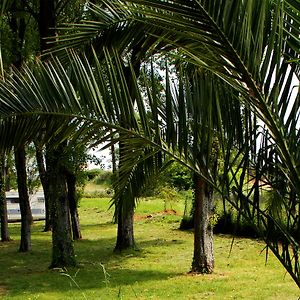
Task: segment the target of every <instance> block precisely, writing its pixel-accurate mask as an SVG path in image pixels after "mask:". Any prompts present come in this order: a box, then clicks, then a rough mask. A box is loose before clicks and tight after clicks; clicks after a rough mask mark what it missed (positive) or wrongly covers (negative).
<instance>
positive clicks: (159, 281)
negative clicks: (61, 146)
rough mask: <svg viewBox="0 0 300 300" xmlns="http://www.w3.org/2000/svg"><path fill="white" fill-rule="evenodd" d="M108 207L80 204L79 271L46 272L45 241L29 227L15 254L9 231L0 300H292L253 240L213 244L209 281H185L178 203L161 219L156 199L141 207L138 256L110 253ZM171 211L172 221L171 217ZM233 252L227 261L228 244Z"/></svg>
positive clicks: (0, 248) (186, 252)
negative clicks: (23, 246)
mask: <svg viewBox="0 0 300 300" xmlns="http://www.w3.org/2000/svg"><path fill="white" fill-rule="evenodd" d="M108 207H109V199H100V198H98V199H93V198H91V199H83V200H81V204H80V217H81V228H82V235H83V239H82V240H81V241H78V242H75V245H74V246H75V251H76V256H77V261H78V267H76V268H73V269H68V270H59V269H57V270H49V269H48V266H49V263H50V257H51V233H44V232H42V229H43V222H41V221H39V222H35V224H34V225H33V237H32V239H33V241H32V244H33V251H32V252H31V253H17V250H18V244H19V231H20V224H18V223H16V224H10V232H11V236H12V238H13V241H12V242H9V243H1V244H0V253H1V255H0V298H1V299H22V300H23V299H53V300H54V299H297V298H298V296H299V290H298V287H297V286H296V284H295V283H294V282H293V281H292V280H291V278H290V276H289V275H288V274H286V272H285V270H284V269H283V267H282V266H281V265H280V264H279V263H278V261H277V260H276V259H275V258H274V256H273V255H272V254H271V253H270V254H269V255H268V260H267V262H266V251H265V250H264V243H263V242H261V241H257V240H251V239H243V238H235V239H234V241H233V239H232V237H230V236H224V235H216V236H215V256H216V267H215V272H214V274H212V275H197V276H195V275H191V274H189V269H190V265H191V260H192V254H193V234H192V232H188V231H180V230H178V227H179V223H180V219H181V215H182V211H183V203H178V202H177V203H175V204H174V205H173V207H172V208H173V209H174V211H173V210H170V211H169V212H168V213H163V212H162V211H163V207H164V204H163V201H162V200H160V199H148V200H141V201H140V203H139V205H138V208H137V212H136V221H135V239H136V243H137V249H135V250H132V251H127V252H125V253H122V254H116V253H113V248H114V244H115V239H116V225H115V224H113V223H112V216H113V211H112V210H111V211H108ZM175 211H176V213H175ZM232 241H233V248H232V251H231V253H230V248H231V243H232Z"/></svg>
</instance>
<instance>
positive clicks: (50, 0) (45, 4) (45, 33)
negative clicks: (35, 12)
mask: <svg viewBox="0 0 300 300" xmlns="http://www.w3.org/2000/svg"><path fill="white" fill-rule="evenodd" d="M55 2H56V1H55V0H40V13H39V22H38V23H39V32H40V48H41V52H43V51H45V50H47V49H49V48H51V47H52V46H53V44H49V43H48V41H47V40H46V39H45V38H47V37H51V36H52V37H53V36H55V26H56V16H55V4H56V3H55Z"/></svg>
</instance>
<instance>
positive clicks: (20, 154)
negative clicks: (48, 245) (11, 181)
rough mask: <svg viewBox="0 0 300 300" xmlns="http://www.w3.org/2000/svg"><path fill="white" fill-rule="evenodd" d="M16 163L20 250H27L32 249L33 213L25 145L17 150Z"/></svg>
mask: <svg viewBox="0 0 300 300" xmlns="http://www.w3.org/2000/svg"><path fill="white" fill-rule="evenodd" d="M15 163H16V169H17V183H18V191H19V202H20V212H21V243H20V248H19V251H20V252H27V251H31V224H32V215H31V209H30V202H29V196H28V190H27V174H26V152H25V146H24V145H23V146H20V147H19V148H17V149H16V150H15Z"/></svg>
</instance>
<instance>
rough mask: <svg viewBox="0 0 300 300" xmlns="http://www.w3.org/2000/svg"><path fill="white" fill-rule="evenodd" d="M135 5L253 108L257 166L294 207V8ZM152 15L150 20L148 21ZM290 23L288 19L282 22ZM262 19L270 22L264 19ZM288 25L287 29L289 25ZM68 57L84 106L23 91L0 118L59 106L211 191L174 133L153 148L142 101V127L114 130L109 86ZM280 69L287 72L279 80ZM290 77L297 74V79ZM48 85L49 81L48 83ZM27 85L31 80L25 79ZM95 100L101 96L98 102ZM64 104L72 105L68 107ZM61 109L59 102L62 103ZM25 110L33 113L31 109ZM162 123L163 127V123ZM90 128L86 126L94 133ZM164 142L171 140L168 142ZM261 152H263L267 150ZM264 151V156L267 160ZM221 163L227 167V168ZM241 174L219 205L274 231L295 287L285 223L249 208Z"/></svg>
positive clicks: (114, 72)
mask: <svg viewBox="0 0 300 300" xmlns="http://www.w3.org/2000/svg"><path fill="white" fill-rule="evenodd" d="M139 3H140V4H145V5H143V6H138V5H136V6H134V9H135V11H138V12H139V13H140V16H141V18H140V19H139V21H140V22H143V24H149V23H150V22H151V26H153V24H154V23H155V25H157V26H159V28H160V29H162V28H163V29H164V30H165V35H164V39H165V41H167V42H168V43H170V44H172V45H176V47H178V49H179V51H181V52H182V53H183V56H185V59H186V60H188V61H190V62H192V63H193V64H195V65H198V66H199V65H200V66H201V67H204V68H205V69H208V70H210V71H211V72H212V73H214V74H215V75H216V76H218V77H220V78H221V79H222V80H224V81H226V82H227V83H228V84H230V85H231V86H232V87H233V88H234V90H235V91H237V97H238V98H239V99H240V101H243V102H244V103H245V104H246V108H247V109H251V110H253V111H254V112H255V114H256V115H257V117H259V118H260V119H261V121H262V122H263V123H264V124H265V125H266V126H267V129H268V134H266V137H267V139H266V141H268V142H265V144H262V145H263V147H262V148H261V149H262V151H261V157H262V158H264V160H262V159H261V160H260V163H261V162H265V166H266V167H268V168H270V170H271V167H273V170H272V172H271V171H270V173H269V174H271V175H272V176H273V177H272V178H275V176H274V175H278V176H279V177H282V178H283V179H284V180H285V181H286V182H287V183H288V187H289V188H288V190H286V191H285V190H283V189H282V187H280V185H277V191H283V193H281V196H282V195H289V197H288V202H287V203H288V204H296V203H297V201H298V199H299V184H298V183H299V170H298V165H297V161H298V152H297V150H296V149H298V148H296V147H295V145H298V143H299V133H298V132H299V131H298V129H297V122H295V121H297V116H298V113H299V102H297V101H298V98H296V100H293V99H289V97H287V95H288V94H289V92H290V90H291V86H292V85H293V83H292V77H293V76H294V75H297V74H298V66H297V64H296V63H297V61H298V56H297V55H298V54H297V52H296V51H295V49H296V48H295V45H297V38H295V37H297V36H299V26H298V24H299V20H298V14H297V9H296V7H293V5H292V3H294V2H292V1H291V2H289V1H286V2H285V5H283V4H282V3H281V2H279V1H278V2H275V1H262V2H246V1H238V2H237V3H234V5H233V3H231V2H229V1H225V0H224V1H210V2H206V1H190V2H189V3H188V5H187V3H186V2H185V1H184V2H180V1H176V2H174V3H173V2H170V1H169V2H167V3H166V2H164V1H145V3H143V2H141V1H139ZM149 7H150V9H149ZM153 18H154V19H155V22H153ZM291 19H292V22H291V21H290V20H291ZM270 20H272V21H271V22H270ZM291 24H292V25H294V24H295V26H292V25H291ZM187 25H189V26H187ZM249 37H251V38H249ZM296 47H297V46H296ZM104 53H105V52H104ZM107 58H108V60H107V61H106V62H107V65H109V66H110V73H108V74H109V79H112V78H113V77H114V76H116V78H118V79H119V80H118V81H116V80H111V81H110V84H112V85H111V87H113V88H112V90H115V91H118V92H120V94H119V96H122V97H123V99H122V105H124V103H125V105H128V108H132V104H130V103H131V101H129V100H130V96H129V95H128V92H126V90H125V91H124V90H123V89H122V88H121V86H126V84H125V82H126V80H124V76H123V75H122V72H121V71H120V68H116V67H115V66H114V65H113V64H110V62H111V59H109V56H107ZM74 59H75V62H76V64H77V65H78V69H77V71H76V72H77V74H76V75H77V77H78V78H80V79H82V81H83V86H85V89H84V90H85V92H86V93H85V94H84V93H82V94H80V95H81V98H80V103H85V104H84V105H82V106H80V105H79V102H78V97H77V95H76V96H75V95H74V93H73V92H72V89H69V91H70V94H71V95H73V96H72V97H71V98H70V97H69V98H68V101H67V98H66V96H65V95H63V93H62V92H61V91H62V90H65V89H61V90H60V92H59V93H58V95H59V97H60V99H61V100H63V101H61V103H56V102H55V101H54V103H53V107H52V108H50V107H49V106H48V107H47V106H46V105H45V104H43V102H40V101H39V100H37V99H36V95H34V94H32V93H31V94H30V93H28V94H27V99H28V103H25V104H24V105H23V107H20V106H18V105H17V103H18V101H19V100H18V97H15V98H14V99H10V100H9V99H7V103H8V104H9V103H11V101H16V103H15V104H14V105H13V106H12V105H7V106H5V105H4V106H3V107H2V115H3V116H5V114H8V115H9V116H11V113H12V112H13V113H16V112H19V113H22V111H23V112H24V110H27V111H31V112H33V111H35V113H42V111H44V112H45V111H47V112H48V113H50V111H51V113H52V114H53V113H56V114H59V113H58V111H59V108H60V109H63V110H64V111H65V112H67V111H68V116H70V115H71V114H73V116H74V115H76V114H77V118H78V117H79V116H80V117H81V120H85V121H86V122H88V124H89V125H93V126H99V127H101V126H107V127H109V128H112V129H113V130H118V131H120V132H122V133H123V134H124V135H123V140H124V142H125V141H126V140H127V139H126V137H127V138H128V139H129V138H130V143H131V145H130V144H129V142H128V143H127V144H126V146H127V147H128V153H129V152H130V149H131V151H132V148H133V147H134V149H139V148H138V146H140V147H141V148H140V149H145V148H147V147H148V148H149V149H155V150H151V151H152V152H155V151H156V152H157V151H158V149H160V150H164V151H166V152H168V153H169V155H171V156H173V157H174V158H175V159H176V160H178V161H181V162H182V163H185V164H186V165H188V166H189V167H190V168H191V169H192V170H194V171H195V172H196V173H197V174H198V175H199V176H200V177H202V178H205V179H206V181H207V182H210V184H211V186H214V183H213V182H211V181H209V178H207V176H205V174H203V171H202V170H201V169H200V168H198V167H197V165H193V163H192V161H191V159H190V157H191V156H189V155H190V152H187V153H186V154H185V153H184V154H185V156H183V154H182V153H181V152H180V151H177V149H176V148H174V147H172V145H177V144H178V143H177V142H178V141H177V140H176V139H177V136H176V135H173V136H172V135H170V136H169V137H170V138H172V139H171V140H169V141H166V139H163V138H161V141H160V143H158V142H157V138H156V139H154V138H153V135H151V132H152V129H151V128H150V127H149V126H147V119H146V118H145V115H144V114H143V113H142V111H143V109H142V107H143V106H142V105H143V104H142V103H143V102H142V101H140V100H138V101H137V103H138V104H139V105H140V107H139V108H138V109H139V111H140V114H139V118H140V119H139V121H137V122H136V124H139V125H142V128H139V127H135V126H134V127H133V128H131V130H128V129H127V130H125V129H124V128H120V126H118V122H116V119H115V118H114V117H112V116H110V117H108V116H107V115H106V114H105V112H106V110H105V109H104V108H109V107H110V106H109V105H111V104H109V102H105V101H106V100H105V99H103V98H102V97H101V96H100V95H101V94H102V95H111V93H110V91H111V89H108V90H107V89H106V88H105V85H103V84H100V85H99V86H100V87H101V92H100V91H99V86H98V85H96V86H98V88H96V86H95V85H94V84H95V82H94V81H93V80H92V81H90V82H87V78H91V79H93V78H94V77H93V74H92V73H89V77H87V72H86V71H85V70H84V69H83V67H80V66H81V64H82V63H81V62H80V60H79V59H78V58H76V57H74ZM56 67H57V69H58V70H59V74H60V75H61V76H60V77H61V78H65V79H64V80H63V82H64V84H66V86H70V84H69V80H68V77H66V76H65V72H64V71H63V70H62V68H61V67H60V66H59V65H58V66H56ZM289 67H290V69H289ZM79 70H81V71H79ZM87 70H89V68H87ZM287 70H290V71H289V72H288V73H289V76H288V77H287V79H286V74H287ZM98 71H99V73H98V74H101V72H100V69H98ZM48 72H49V73H51V72H52V74H53V71H51V69H50V70H48ZM57 72H58V71H57ZM297 76H299V74H298V75H297ZM99 77H100V78H102V81H101V82H102V83H103V82H104V81H103V80H104V79H105V78H106V77H103V76H102V77H101V76H100V75H99ZM55 78H56V75H55V74H54V75H53V79H51V80H54V79H55ZM272 78H275V81H274V83H273V82H272V80H271V79H272ZM31 79H34V78H31ZM51 80H50V81H49V82H51ZM33 82H36V81H35V80H33ZM22 84H23V83H22V82H19V87H20V85H21V86H22ZM4 86H5V84H4ZM23 86H24V85H23ZM59 86H60V83H56V85H54V86H53V85H52V88H53V89H57V88H58V87H59ZM83 86H82V90H83ZM92 87H93V88H92ZM10 89H13V90H14V94H16V95H20V94H19V92H18V90H17V91H16V90H15V89H14V87H13V86H10V87H9V90H10ZM25 90H26V84H25V88H23V92H24V91H25ZM21 91H22V89H21ZM27 91H28V88H27ZM121 91H122V92H121ZM7 93H8V91H7V89H5V88H3V85H2V87H1V92H0V94H1V97H5V95H6V94H7ZM44 93H45V92H44ZM99 93H100V94H99ZM38 94H40V91H39V93H38ZM42 94H43V93H42ZM44 95H45V94H44ZM23 96H24V95H23ZM96 96H97V97H96ZM98 96H99V98H98ZM107 98H109V97H107ZM2 99H5V98H2ZM19 99H20V98H19ZM25 99H26V97H25ZM99 99H101V101H100V103H99ZM112 99H113V100H114V101H115V102H112V103H114V104H113V105H117V106H118V105H119V104H120V105H121V103H119V102H118V99H120V98H119V97H117V94H114V95H112ZM17 100H18V101H17ZM70 100H72V101H70ZM81 101H82V102H81ZM32 102H33V103H35V104H37V105H35V106H31V105H32V104H30V103H32ZM71 102H72V105H70V104H71ZM291 102H292V106H291V107H292V110H291V112H288V110H287V108H288V106H289V103H291ZM45 103H46V102H45ZM96 103H97V105H96ZM104 103H105V104H104ZM62 104H64V105H63V106H62ZM87 106H88V107H89V111H90V110H92V111H93V113H94V114H95V115H97V117H98V118H92V117H88V115H89V114H88V110H87V109H86V108H87ZM33 107H36V108H35V109H33ZM53 108H55V109H53ZM39 110H40V112H39ZM100 116H101V117H100ZM131 117H132V116H131ZM168 122H169V124H170V120H169V121H168ZM287 125H288V126H287ZM93 126H92V128H94V127H93ZM158 126H159V124H156V128H157V127H158ZM249 126H253V124H252V123H251V124H249ZM249 126H248V127H249ZM99 127H98V128H99ZM27 128H29V126H27ZM249 128H250V127H249ZM251 135H252V136H253V135H255V132H254V130H253V129H252V130H251V132H250V131H249V132H248V137H251ZM162 137H163V136H162ZM231 137H232V135H231ZM127 141H128V140H127ZM170 141H173V142H172V143H171V142H170ZM247 144H248V141H247V143H245V147H246V146H247ZM225 145H226V143H225ZM248 145H249V144H248ZM140 149H139V150H138V151H136V152H135V155H137V154H138V155H139V156H138V157H140V158H141V159H143V158H144V157H143V156H145V155H144V154H143V153H144V152H142V151H141V150H140ZM246 150H247V151H246ZM250 150H251V149H250ZM269 150H270V152H268V151H269ZM240 153H241V154H245V155H244V158H243V159H242V161H241V163H240V165H241V166H242V164H244V166H247V165H250V163H251V159H252V158H253V157H255V159H252V161H253V162H254V163H256V162H258V159H257V158H258V157H259V156H258V155H257V153H258V152H257V151H249V147H248V148H247V147H246V148H245V149H243V151H242V150H241V151H240ZM270 153H271V154H272V155H270ZM263 155H264V156H263ZM252 156H253V157H252ZM270 158H271V159H270ZM128 160H130V159H128ZM274 162H276V164H274ZM228 165H229V166H230V164H228ZM255 165H256V164H255ZM274 166H276V168H274ZM245 170H246V169H245ZM231 171H232V173H234V172H235V171H234V169H233V168H231ZM263 171H264V173H262V172H261V174H266V173H265V170H264V169H263ZM245 175H246V174H245ZM245 175H244V176H242V178H241V179H240V180H239V181H238V180H237V179H236V177H234V180H232V183H231V187H232V184H234V185H235V188H233V189H232V190H233V192H234V193H235V194H236V195H237V196H238V199H239V202H235V201H234V200H232V199H231V198H228V199H227V200H228V201H230V202H231V203H232V204H233V205H235V206H236V207H237V208H238V209H240V210H241V212H242V213H243V214H245V215H246V216H248V217H251V216H252V215H251V214H250V213H251V212H253V211H254V212H255V214H256V216H257V217H258V218H259V219H260V220H261V223H262V224H263V225H264V226H265V228H267V229H269V231H270V230H273V229H274V228H275V229H276V230H278V231H279V232H281V233H282V238H281V241H280V242H281V244H282V245H283V246H282V247H279V241H278V240H274V239H271V238H270V236H268V235H265V236H264V238H265V240H266V242H267V244H268V245H269V246H270V247H271V249H272V250H273V251H274V253H275V255H277V257H278V258H279V259H280V260H281V262H282V263H283V264H284V266H285V267H286V268H287V270H288V272H289V273H290V274H291V275H292V276H293V279H294V280H295V281H296V282H297V284H299V273H298V270H299V267H298V265H299V262H298V243H297V241H296V240H295V239H294V237H293V235H292V234H291V232H290V231H289V229H291V227H290V225H289V226H287V227H286V228H283V227H282V226H281V224H278V222H277V220H276V219H275V218H274V217H272V215H270V214H268V212H264V211H262V209H261V208H260V207H259V206H257V203H258V202H257V201H255V202H253V201H251V199H250V198H249V195H247V194H246V195H245V193H244V190H243V189H242V187H243V183H244V182H245V180H246V176H245ZM259 177H262V176H256V178H259ZM244 179H245V180H244ZM275 179H276V178H275ZM276 182H277V183H278V180H274V183H276ZM255 184H256V185H255V186H254V187H253V188H251V189H250V190H251V191H253V192H255V191H257V186H258V185H257V184H258V180H256V181H255ZM228 186H229V185H228ZM258 187H259V186H258ZM216 188H217V187H216ZM279 188H280V189H279ZM275 191H276V190H275ZM256 194H257V193H256ZM284 199H285V198H284V197H282V200H284ZM240 205H242V206H240ZM251 207H252V208H255V209H253V210H252V211H250V210H249V208H251ZM248 212H249V213H248ZM284 213H286V215H287V217H288V219H289V220H292V219H293V218H295V220H296V219H297V214H298V212H297V211H295V209H293V211H292V214H291V210H290V206H287V207H286V209H285V211H284ZM291 251H292V252H291ZM292 257H293V259H294V262H293V260H292Z"/></svg>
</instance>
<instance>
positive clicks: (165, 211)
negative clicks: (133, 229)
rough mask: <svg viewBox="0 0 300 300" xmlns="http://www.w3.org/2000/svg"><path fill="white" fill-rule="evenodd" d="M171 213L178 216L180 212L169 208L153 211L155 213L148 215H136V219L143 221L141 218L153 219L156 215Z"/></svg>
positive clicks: (168, 214)
mask: <svg viewBox="0 0 300 300" xmlns="http://www.w3.org/2000/svg"><path fill="white" fill-rule="evenodd" d="M170 215H173V216H178V215H179V213H178V212H177V211H176V210H174V209H167V210H163V211H160V212H157V213H153V214H148V215H134V220H135V221H141V220H146V219H152V218H155V217H161V216H170Z"/></svg>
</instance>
